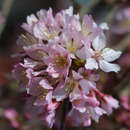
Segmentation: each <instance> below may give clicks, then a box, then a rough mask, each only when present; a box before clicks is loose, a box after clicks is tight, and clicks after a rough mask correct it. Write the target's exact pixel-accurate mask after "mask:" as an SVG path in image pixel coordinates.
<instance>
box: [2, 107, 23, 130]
mask: <svg viewBox="0 0 130 130" xmlns="http://www.w3.org/2000/svg"><path fill="white" fill-rule="evenodd" d="M4 116H5V118H7V119H8V120H9V121H10V122H11V125H12V126H13V127H14V128H20V127H21V126H20V123H19V122H18V120H17V118H18V114H17V112H16V111H15V110H14V109H6V110H4Z"/></svg>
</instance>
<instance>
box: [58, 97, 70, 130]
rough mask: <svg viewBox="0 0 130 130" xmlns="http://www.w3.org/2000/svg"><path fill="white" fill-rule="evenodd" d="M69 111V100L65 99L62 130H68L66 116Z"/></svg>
mask: <svg viewBox="0 0 130 130" xmlns="http://www.w3.org/2000/svg"><path fill="white" fill-rule="evenodd" d="M68 109H69V100H68V99H65V100H64V101H63V113H62V119H61V127H60V128H61V129H60V130H66V116H67V113H68Z"/></svg>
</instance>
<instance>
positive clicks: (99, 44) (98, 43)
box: [92, 33, 106, 51]
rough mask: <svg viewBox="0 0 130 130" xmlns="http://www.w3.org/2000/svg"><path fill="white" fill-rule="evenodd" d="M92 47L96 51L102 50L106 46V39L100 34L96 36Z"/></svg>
mask: <svg viewBox="0 0 130 130" xmlns="http://www.w3.org/2000/svg"><path fill="white" fill-rule="evenodd" d="M92 46H93V48H94V49H95V50H96V51H100V50H102V49H103V48H104V47H105V46H106V38H105V35H104V33H101V35H100V36H97V37H96V38H95V39H94V40H93V42H92Z"/></svg>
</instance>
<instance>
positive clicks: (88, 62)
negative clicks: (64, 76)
mask: <svg viewBox="0 0 130 130" xmlns="http://www.w3.org/2000/svg"><path fill="white" fill-rule="evenodd" d="M85 68H86V69H90V70H92V69H98V64H97V62H96V60H95V59H94V58H88V59H87V60H86V64H85Z"/></svg>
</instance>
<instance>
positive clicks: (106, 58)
mask: <svg viewBox="0 0 130 130" xmlns="http://www.w3.org/2000/svg"><path fill="white" fill-rule="evenodd" d="M22 28H24V29H25V30H26V34H22V35H21V36H20V37H19V39H18V44H19V46H21V47H22V51H21V52H20V53H19V54H18V56H20V58H21V61H20V62H19V63H18V64H16V65H15V67H14V70H13V76H14V77H15V79H18V80H19V86H20V88H23V87H24V88H26V91H27V94H29V95H31V96H32V97H33V98H34V102H33V105H34V106H35V107H36V108H37V109H38V111H37V112H38V116H39V117H42V120H44V122H45V123H46V124H47V125H48V126H49V127H52V126H53V124H54V122H55V117H56V115H57V114H56V113H57V109H58V108H59V107H60V106H61V105H62V102H63V100H64V99H66V98H68V99H69V102H70V103H71V105H72V107H71V110H70V111H69V113H68V114H67V117H66V118H67V123H68V124H70V125H73V126H80V125H83V126H89V125H91V120H92V119H93V120H95V121H96V122H98V121H99V117H100V116H101V115H103V114H107V115H109V114H110V113H111V112H112V109H113V108H118V101H117V100H115V99H114V98H113V97H111V96H109V95H106V94H103V93H102V92H100V91H99V90H98V89H97V87H96V83H97V81H98V79H99V74H97V72H98V71H97V70H98V69H101V70H103V71H104V72H112V71H113V72H118V71H119V70H120V67H119V66H118V65H117V64H114V63H111V62H113V61H114V60H116V59H117V58H119V57H120V55H121V52H120V51H115V50H113V49H110V48H105V46H106V38H105V34H104V30H108V29H109V27H108V26H107V24H106V23H102V24H100V25H99V26H98V25H97V24H96V23H95V22H94V21H93V19H92V17H91V16H90V15H87V14H86V15H85V16H84V17H83V20H82V23H81V22H80V17H79V15H78V14H73V8H72V7H70V8H69V9H66V10H62V11H60V12H58V13H57V14H56V15H55V16H53V14H52V9H51V8H50V9H49V10H48V11H46V10H40V11H39V12H37V16H35V15H33V14H32V15H30V16H28V17H27V23H24V24H23V25H22ZM79 118H80V119H79Z"/></svg>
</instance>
